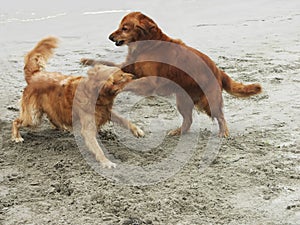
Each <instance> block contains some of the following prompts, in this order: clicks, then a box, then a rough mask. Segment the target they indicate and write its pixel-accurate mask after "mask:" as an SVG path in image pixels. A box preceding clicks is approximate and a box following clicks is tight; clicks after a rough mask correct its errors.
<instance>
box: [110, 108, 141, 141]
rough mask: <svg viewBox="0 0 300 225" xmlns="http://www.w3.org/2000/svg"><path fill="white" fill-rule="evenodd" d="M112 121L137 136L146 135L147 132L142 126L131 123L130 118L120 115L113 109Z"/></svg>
mask: <svg viewBox="0 0 300 225" xmlns="http://www.w3.org/2000/svg"><path fill="white" fill-rule="evenodd" d="M111 121H112V122H114V123H117V124H119V125H120V126H122V127H124V128H126V129H128V130H130V131H131V133H132V134H133V135H134V136H136V137H144V136H145V133H144V131H143V130H142V129H141V128H139V127H138V126H136V125H135V124H133V123H131V122H130V121H129V120H127V119H125V118H123V117H121V116H119V115H118V114H117V113H116V112H113V111H112V112H111Z"/></svg>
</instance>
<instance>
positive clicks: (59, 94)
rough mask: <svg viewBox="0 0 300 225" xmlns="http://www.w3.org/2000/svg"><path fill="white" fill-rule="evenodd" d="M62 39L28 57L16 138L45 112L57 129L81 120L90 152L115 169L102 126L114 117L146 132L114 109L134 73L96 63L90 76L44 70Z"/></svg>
mask: <svg viewBox="0 0 300 225" xmlns="http://www.w3.org/2000/svg"><path fill="white" fill-rule="evenodd" d="M57 43H58V40H57V39H56V38H54V37H48V38H45V39H43V40H41V41H40V42H39V43H38V44H37V45H36V47H35V48H34V49H33V50H32V51H30V52H29V53H28V54H27V55H26V56H25V67H24V73H25V80H26V82H27V86H26V87H25V89H24V92H23V95H22V99H21V109H20V116H19V118H17V119H15V120H14V121H13V125H12V139H13V140H14V141H16V142H22V141H23V138H22V137H21V135H20V132H19V129H20V127H36V126H38V125H39V124H40V123H41V119H42V116H43V114H46V115H47V117H48V119H49V121H50V122H51V123H52V124H53V125H54V126H55V127H57V128H60V129H63V130H68V131H71V130H72V127H73V122H75V123H76V122H77V123H79V125H80V127H81V134H82V136H83V138H84V141H85V144H86V145H87V147H88V149H89V151H91V152H92V153H93V154H94V155H95V157H96V160H97V161H99V162H100V163H101V165H102V166H103V167H106V168H114V167H115V166H116V165H115V163H112V162H111V161H110V160H108V159H107V158H106V157H105V155H104V153H103V151H102V149H101V148H100V146H99V144H98V142H97V140H96V133H97V131H98V130H99V128H100V126H101V125H103V124H105V123H106V122H107V121H109V120H111V119H113V120H114V122H117V123H119V124H121V125H123V126H125V127H126V128H128V129H130V130H131V132H132V133H133V134H134V135H135V136H137V137H140V136H143V135H144V133H143V131H142V130H141V129H140V128H138V127H137V126H135V125H134V124H132V123H131V122H129V121H127V120H126V119H124V118H121V117H119V116H118V115H117V114H116V113H114V112H112V111H111V109H112V105H113V101H114V98H115V97H116V95H117V94H118V93H119V92H120V91H121V90H122V88H124V86H125V85H126V84H127V83H129V82H130V81H131V80H132V78H133V75H132V74H130V73H125V72H123V71H122V70H120V69H119V68H117V67H108V66H104V65H101V66H100V65H99V66H95V67H94V68H92V69H90V70H89V71H88V77H82V76H67V75H63V74H61V73H58V72H47V71H45V70H44V68H45V65H46V62H47V60H48V59H49V57H50V56H51V55H52V54H53V49H54V48H56V47H57Z"/></svg>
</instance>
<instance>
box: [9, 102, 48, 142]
mask: <svg viewBox="0 0 300 225" xmlns="http://www.w3.org/2000/svg"><path fill="white" fill-rule="evenodd" d="M42 115H43V113H42V112H41V111H40V110H38V109H34V107H33V106H32V105H29V106H25V104H23V103H22V108H21V114H20V117H19V118H17V119H15V120H14V121H13V123H12V140H13V141H15V142H23V141H24V139H23V138H22V136H21V134H20V128H21V127H36V126H38V125H39V124H40V123H41V118H42Z"/></svg>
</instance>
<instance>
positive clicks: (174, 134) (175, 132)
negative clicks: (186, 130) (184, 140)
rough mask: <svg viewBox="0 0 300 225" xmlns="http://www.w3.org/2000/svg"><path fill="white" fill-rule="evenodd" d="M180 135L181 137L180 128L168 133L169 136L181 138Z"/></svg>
mask: <svg viewBox="0 0 300 225" xmlns="http://www.w3.org/2000/svg"><path fill="white" fill-rule="evenodd" d="M179 135H181V128H180V127H179V128H177V129H175V130H171V131H169V133H168V136H179Z"/></svg>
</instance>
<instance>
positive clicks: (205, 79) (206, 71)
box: [82, 12, 262, 137]
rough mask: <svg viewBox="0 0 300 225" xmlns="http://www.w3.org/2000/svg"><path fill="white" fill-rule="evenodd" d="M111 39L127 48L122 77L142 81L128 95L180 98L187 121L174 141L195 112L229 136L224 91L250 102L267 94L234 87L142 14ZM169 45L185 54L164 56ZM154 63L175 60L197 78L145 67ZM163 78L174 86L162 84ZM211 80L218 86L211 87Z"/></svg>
mask: <svg viewBox="0 0 300 225" xmlns="http://www.w3.org/2000/svg"><path fill="white" fill-rule="evenodd" d="M109 39H110V40H112V41H113V42H115V43H116V45H117V46H120V45H128V55H127V58H126V61H125V62H124V63H123V64H122V65H119V66H120V68H122V70H123V71H125V72H128V73H132V74H134V75H135V76H136V77H138V78H139V79H137V80H135V81H133V82H131V83H130V84H129V85H128V86H127V87H126V90H128V91H133V92H135V93H138V94H142V95H143V94H144V95H148V94H151V93H158V94H162V95H168V94H172V93H174V94H175V95H176V101H177V108H178V110H179V112H180V113H181V115H182V116H183V123H182V126H181V127H180V128H178V129H176V130H173V131H171V132H170V134H171V135H178V134H183V133H186V132H187V131H188V130H189V128H190V126H191V124H192V110H193V108H194V106H196V108H197V109H199V110H201V111H203V112H205V113H206V114H207V115H208V116H210V117H212V118H216V119H217V121H218V124H219V136H222V137H226V136H228V135H229V131H228V128H227V124H226V121H225V118H224V114H223V111H222V107H223V99H222V90H223V89H224V90H225V91H227V92H228V93H229V94H231V95H234V96H236V97H249V96H252V95H256V94H259V93H261V91H262V88H261V86H260V84H248V85H245V84H242V83H239V82H236V81H234V80H233V79H231V78H230V77H229V76H228V75H227V74H226V73H225V72H224V71H222V70H221V69H219V68H218V67H217V66H216V64H215V63H214V62H213V61H212V60H211V59H210V58H209V57H208V56H207V55H205V54H203V53H202V52H200V51H198V50H196V49H194V48H192V47H189V46H187V45H185V44H184V43H183V42H182V41H181V40H178V39H173V38H170V37H168V36H167V35H166V34H164V33H163V32H162V31H161V29H160V28H159V27H158V26H157V24H156V23H155V22H154V21H153V20H152V19H151V18H149V17H148V16H146V15H144V14H142V13H140V12H133V13H129V14H128V15H126V16H125V17H124V18H123V19H122V21H121V23H120V25H119V28H118V29H117V30H116V31H115V32H113V33H112V34H111V35H110V36H109ZM145 40H152V41H153V40H154V41H155V40H157V41H162V42H161V43H154V44H153V45H152V44H149V46H147V44H145V43H141V44H139V41H145ZM165 43H172V44H175V45H178V46H180V47H181V48H179V49H181V50H177V48H176V49H174V48H169V49H167V51H166V50H164V51H162V50H161V49H162V48H163V47H162V45H165ZM182 49H183V50H182ZM192 55H196V56H197V57H198V59H199V60H194V58H193V56H192ZM149 57H152V58H154V59H161V58H162V59H163V58H171V59H172V60H173V61H174V62H175V63H177V64H188V66H189V68H191V71H193V73H194V74H195V76H194V77H191V76H190V74H187V73H186V72H184V71H182V70H180V69H179V68H176V67H174V66H172V65H169V64H166V63H161V62H155V61H145V59H147V58H149ZM143 60H144V61H143ZM137 61H141V62H137ZM197 61H201V62H202V63H199V62H197ZM82 63H83V64H87V65H93V64H97V63H104V64H108V65H113V64H112V63H110V62H104V61H95V60H92V59H82ZM153 76H154V78H153ZM155 77H157V78H155ZM159 77H163V78H166V79H168V80H170V81H172V82H166V81H165V80H164V81H163V80H162V79H159ZM212 77H214V79H212ZM212 80H214V81H216V82H210V81H212ZM173 83H175V84H176V85H177V86H179V87H180V88H174V86H176V85H174V84H173ZM198 84H203V86H202V87H200V86H199V85H198Z"/></svg>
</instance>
